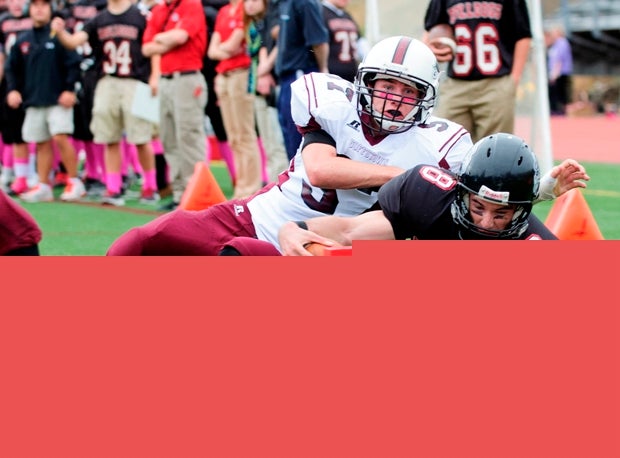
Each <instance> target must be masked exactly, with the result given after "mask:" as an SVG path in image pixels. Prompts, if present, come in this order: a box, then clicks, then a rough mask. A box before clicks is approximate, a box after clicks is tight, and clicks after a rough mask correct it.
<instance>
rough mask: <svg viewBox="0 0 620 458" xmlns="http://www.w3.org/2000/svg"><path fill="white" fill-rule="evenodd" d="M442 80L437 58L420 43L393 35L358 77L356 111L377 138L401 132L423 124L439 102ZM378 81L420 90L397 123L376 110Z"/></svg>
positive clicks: (379, 46) (371, 54)
mask: <svg viewBox="0 0 620 458" xmlns="http://www.w3.org/2000/svg"><path fill="white" fill-rule="evenodd" d="M439 77H440V71H439V66H438V65H437V59H436V58H435V55H434V54H433V52H432V51H431V50H430V48H429V47H428V46H426V45H425V44H424V43H422V42H421V41H420V40H416V39H415V38H411V37H405V36H394V37H389V38H385V39H383V40H381V41H379V42H378V43H376V44H375V45H374V46H373V47H372V48H371V49H370V51H368V54H366V57H365V59H364V61H363V62H362V63H361V64H360V65H359V67H358V70H357V75H356V77H355V82H354V83H355V89H356V91H357V111H358V112H359V115H360V118H361V120H362V122H363V123H364V125H366V127H368V128H369V129H370V130H371V131H372V132H373V134H374V135H384V134H390V133H391V134H394V133H400V132H404V131H406V130H408V129H410V128H411V127H413V126H415V125H418V124H424V122H425V121H426V120H427V119H428V117H429V116H430V115H431V112H432V111H433V107H434V106H435V102H436V100H437V90H438V86H439ZM377 79H394V80H397V81H400V82H402V83H404V84H408V85H410V86H413V87H415V88H417V89H418V90H419V91H420V97H418V98H417V99H416V100H415V103H413V105H414V107H413V109H412V110H411V111H410V112H409V113H408V114H407V115H406V116H405V117H404V119H398V120H395V119H394V118H393V117H392V116H390V114H389V113H385V112H383V111H378V110H376V109H374V108H373V104H372V101H373V96H374V95H373V87H374V81H376V80H377ZM401 103H403V104H405V103H404V102H401ZM371 118H372V119H374V120H375V122H376V123H375V122H372V119H371Z"/></svg>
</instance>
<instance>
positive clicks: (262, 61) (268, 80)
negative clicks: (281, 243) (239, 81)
mask: <svg viewBox="0 0 620 458" xmlns="http://www.w3.org/2000/svg"><path fill="white" fill-rule="evenodd" d="M243 5H244V8H245V15H246V16H245V17H246V19H245V22H246V33H247V41H248V44H249V46H248V48H249V51H250V57H251V58H252V66H251V67H250V86H251V88H253V89H254V90H255V93H256V98H255V101H254V112H255V118H256V125H257V127H258V134H259V139H258V140H259V147H260V146H261V144H262V148H263V150H264V154H265V162H266V164H265V167H266V178H267V179H266V181H267V182H271V181H275V180H276V179H277V177H278V173H280V172H281V171H282V170H284V169H285V168H286V167H287V165H288V157H287V155H286V150H285V149H284V139H283V138H282V129H280V124H279V123H278V110H277V109H276V107H275V94H274V93H275V87H276V82H275V79H274V76H273V60H271V58H270V56H269V51H268V49H267V45H266V41H269V42H271V43H273V40H272V39H270V38H268V37H267V35H269V32H268V31H267V27H268V24H269V22H268V21H267V13H268V9H269V2H268V0H245V1H244V3H243ZM274 45H275V43H273V45H271V49H270V50H272V49H273V48H274ZM273 56H274V57H275V54H273Z"/></svg>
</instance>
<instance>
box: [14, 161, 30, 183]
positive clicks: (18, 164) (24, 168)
mask: <svg viewBox="0 0 620 458" xmlns="http://www.w3.org/2000/svg"><path fill="white" fill-rule="evenodd" d="M29 165H30V161H29V158H25V157H16V158H15V159H14V162H13V173H15V178H19V177H27V176H28V168H29Z"/></svg>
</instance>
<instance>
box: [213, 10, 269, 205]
mask: <svg viewBox="0 0 620 458" xmlns="http://www.w3.org/2000/svg"><path fill="white" fill-rule="evenodd" d="M243 18H244V10H243V0H230V2H229V4H228V5H226V6H223V7H222V8H221V9H220V10H219V11H218V13H217V18H216V20H215V30H214V31H213V35H212V36H211V42H210V43H209V51H208V56H209V58H211V59H214V60H218V61H219V62H218V64H217V66H216V67H215V71H216V72H217V75H216V76H215V92H216V94H217V99H218V100H219V104H220V111H221V113H222V120H223V121H224V127H225V128H226V136H227V137H228V143H229V145H230V148H231V149H232V152H233V157H234V160H235V161H234V162H235V172H236V181H235V187H234V192H233V198H243V197H247V196H249V195H251V194H252V193H254V192H256V191H258V190H259V189H260V187H261V186H262V181H261V169H260V153H259V150H258V140H257V137H256V122H255V119H254V98H255V95H254V91H253V90H251V89H250V87H249V75H250V64H251V60H250V55H249V54H248V49H247V42H246V35H245V27H244V19H243Z"/></svg>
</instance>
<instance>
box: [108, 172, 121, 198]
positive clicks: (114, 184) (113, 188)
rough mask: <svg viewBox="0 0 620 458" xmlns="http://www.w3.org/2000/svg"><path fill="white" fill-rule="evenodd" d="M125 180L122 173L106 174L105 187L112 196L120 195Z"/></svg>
mask: <svg viewBox="0 0 620 458" xmlns="http://www.w3.org/2000/svg"><path fill="white" fill-rule="evenodd" d="M122 183H123V179H122V178H121V174H120V172H113V173H107V174H106V180H105V187H106V189H107V190H108V192H109V193H110V194H118V193H119V192H121V186H122Z"/></svg>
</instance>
